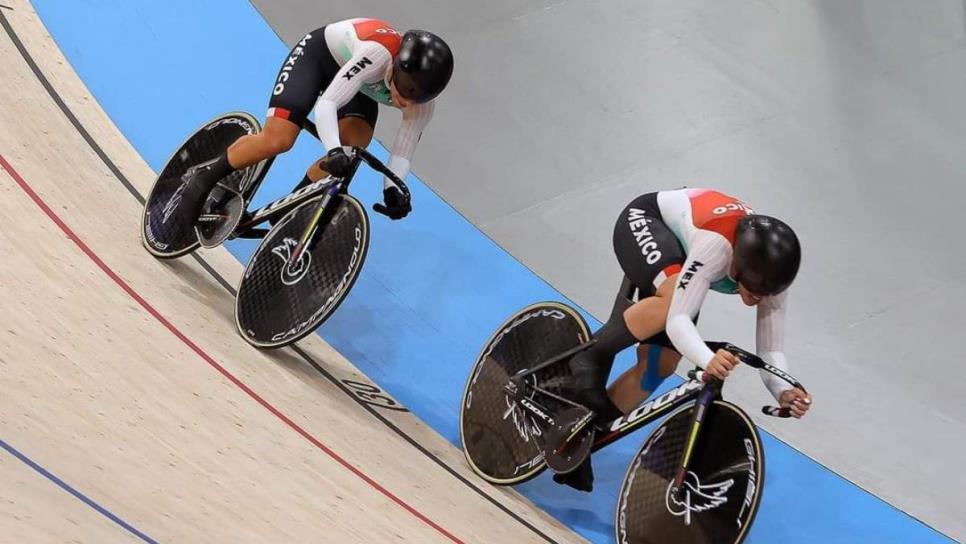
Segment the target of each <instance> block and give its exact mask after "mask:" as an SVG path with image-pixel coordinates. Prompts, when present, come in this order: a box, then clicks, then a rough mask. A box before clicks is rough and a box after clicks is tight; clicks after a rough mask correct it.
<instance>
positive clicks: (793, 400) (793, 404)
mask: <svg viewBox="0 0 966 544" xmlns="http://www.w3.org/2000/svg"><path fill="white" fill-rule="evenodd" d="M778 402H779V403H780V404H781V407H782V408H789V409H791V411H792V417H795V418H798V419H801V418H802V416H804V415H805V412H808V409H809V408H811V407H812V396H811V395H809V394H808V393H806V392H804V391H802V390H801V389H798V388H797V387H796V388H795V389H788V390H786V391H782V394H781V396H780V397H779V399H778Z"/></svg>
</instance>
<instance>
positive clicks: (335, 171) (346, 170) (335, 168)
mask: <svg viewBox="0 0 966 544" xmlns="http://www.w3.org/2000/svg"><path fill="white" fill-rule="evenodd" d="M319 168H321V169H322V170H325V171H326V172H328V173H330V174H332V175H333V176H335V177H337V178H345V177H347V176H348V175H349V174H351V173H352V172H351V169H352V159H350V158H349V154H348V153H347V152H346V148H344V147H334V148H332V149H331V150H329V152H328V153H326V154H325V158H323V159H322V160H321V161H319Z"/></svg>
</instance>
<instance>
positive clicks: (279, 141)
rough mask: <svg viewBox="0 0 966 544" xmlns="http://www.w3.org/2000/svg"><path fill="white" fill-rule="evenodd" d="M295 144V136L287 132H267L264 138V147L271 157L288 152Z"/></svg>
mask: <svg viewBox="0 0 966 544" xmlns="http://www.w3.org/2000/svg"><path fill="white" fill-rule="evenodd" d="M294 145H295V138H293V137H291V136H289V135H287V134H265V135H264V136H263V138H262V149H263V150H264V151H265V153H266V154H268V155H269V156H270V157H274V156H276V155H281V154H282V153H286V152H288V150H290V149H292V146H294Z"/></svg>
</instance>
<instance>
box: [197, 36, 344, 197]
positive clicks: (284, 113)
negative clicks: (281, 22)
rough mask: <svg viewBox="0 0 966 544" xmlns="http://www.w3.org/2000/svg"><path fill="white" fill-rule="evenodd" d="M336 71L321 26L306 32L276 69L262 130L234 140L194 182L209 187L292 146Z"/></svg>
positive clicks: (336, 67) (336, 66) (337, 69)
mask: <svg viewBox="0 0 966 544" xmlns="http://www.w3.org/2000/svg"><path fill="white" fill-rule="evenodd" d="M338 71H339V65H338V63H337V62H336V61H335V59H333V58H332V54H331V53H330V52H329V48H328V46H327V45H326V44H325V37H324V28H320V29H318V30H314V31H312V32H310V33H308V34H306V35H305V37H303V38H302V40H301V41H299V43H298V44H296V45H295V47H293V48H292V50H291V51H290V52H289V54H288V56H286V58H285V60H284V61H283V62H282V66H281V68H279V72H278V77H277V78H276V84H275V86H274V87H273V88H272V96H271V97H270V98H269V102H268V106H269V107H268V114H267V115H266V121H265V126H264V128H263V130H262V131H261V132H259V133H258V134H252V135H248V136H243V137H241V138H239V139H238V140H237V141H235V142H234V143H233V144H232V145H231V146H229V147H228V149H227V150H226V151H225V153H223V154H222V155H221V156H219V157H218V158H217V159H215V160H214V161H212V163H211V164H210V165H209V166H207V167H206V169H205V170H204V171H202V172H199V174H198V176H197V177H196V178H195V182H196V184H198V185H200V186H204V187H208V190H210V188H211V187H214V185H215V183H216V182H217V181H218V180H220V179H222V178H224V177H225V176H227V175H229V174H231V173H232V172H233V171H235V170H238V169H241V168H245V167H248V166H251V165H253V164H256V163H258V162H261V161H263V160H266V159H270V158H272V157H274V156H276V155H280V154H282V153H285V152H286V151H288V150H289V149H291V148H292V146H293V145H294V144H295V139H296V138H297V137H298V135H299V132H300V130H301V126H302V123H303V122H304V121H305V118H306V116H307V115H308V114H309V112H310V111H311V110H312V107H313V106H314V105H315V101H316V100H317V99H318V96H319V93H320V92H321V91H322V89H323V87H324V85H326V84H327V83H328V82H329V81H332V78H334V77H335V76H336V74H338Z"/></svg>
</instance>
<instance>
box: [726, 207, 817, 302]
mask: <svg viewBox="0 0 966 544" xmlns="http://www.w3.org/2000/svg"><path fill="white" fill-rule="evenodd" d="M801 261H802V248H801V246H799V244H798V237H797V236H795V232H794V231H793V230H792V229H791V227H789V226H788V225H786V224H785V223H784V222H782V221H780V220H778V219H775V218H774V217H768V216H767V215H748V216H745V217H742V218H741V220H739V221H738V228H737V229H736V230H735V279H736V280H738V283H740V284H741V285H742V286H744V287H745V289H747V290H749V291H751V292H752V293H754V294H756V295H760V296H768V295H776V294H778V293H781V292H782V291H784V290H785V289H787V288H788V286H789V285H791V284H792V282H793V281H795V276H796V275H797V274H798V265H799V264H800V263H801Z"/></svg>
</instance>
